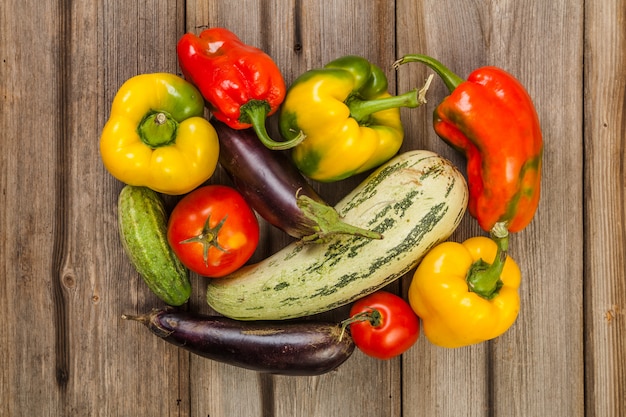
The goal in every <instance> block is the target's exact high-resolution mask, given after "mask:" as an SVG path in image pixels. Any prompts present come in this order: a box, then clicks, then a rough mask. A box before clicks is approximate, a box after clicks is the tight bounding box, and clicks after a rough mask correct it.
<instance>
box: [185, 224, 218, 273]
mask: <svg viewBox="0 0 626 417" xmlns="http://www.w3.org/2000/svg"><path fill="white" fill-rule="evenodd" d="M227 217H228V216H224V217H223V218H222V219H221V220H220V222H219V223H218V224H216V225H215V227H211V224H210V222H211V216H210V215H209V216H208V217H207V219H206V222H205V223H204V227H203V228H202V232H201V233H200V234H199V235H197V236H193V237H190V238H189V239H185V240H183V241H181V242H180V243H201V244H202V256H203V258H204V265H206V266H207V267H208V266H209V249H210V248H212V247H213V248H216V249H218V250H220V251H222V252H224V253H228V250H226V249H225V248H223V247H222V246H220V244H219V242H218V241H217V238H218V235H219V233H220V229H221V228H222V226H224V223H225V222H226V218H227Z"/></svg>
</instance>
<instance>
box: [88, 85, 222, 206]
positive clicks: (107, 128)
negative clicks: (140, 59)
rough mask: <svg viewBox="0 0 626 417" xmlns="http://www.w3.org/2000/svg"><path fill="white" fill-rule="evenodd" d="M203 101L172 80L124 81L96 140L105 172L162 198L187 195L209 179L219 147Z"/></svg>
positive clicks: (193, 88)
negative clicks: (150, 190)
mask: <svg viewBox="0 0 626 417" xmlns="http://www.w3.org/2000/svg"><path fill="white" fill-rule="evenodd" d="M203 115H204V100H203V99H202V95H201V94H200V92H199V91H198V90H197V89H196V88H195V87H194V86H193V85H191V84H190V83H188V82H187V81H185V80H183V79H182V78H180V77H177V76H176V75H173V74H165V73H156V74H141V75H137V76H135V77H132V78H130V79H129V80H127V81H126V82H125V83H124V84H123V85H122V86H121V87H120V89H119V91H118V92H117V94H116V95H115V98H114V99H113V103H112V105H111V114H110V118H109V120H108V121H107V123H106V124H105V125H104V128H103V130H102V135H101V137H100V154H101V156H102V162H103V163H104V166H105V167H106V169H107V170H108V171H109V172H110V173H111V174H112V175H113V176H114V177H115V178H117V179H118V180H120V181H122V182H124V183H126V184H129V185H135V186H146V187H149V188H151V189H153V190H155V191H158V192H160V193H164V194H174V195H178V194H185V193H187V192H189V191H191V190H193V189H194V188H196V187H198V186H199V185H200V184H202V183H203V182H204V181H206V180H207V179H209V178H210V177H211V176H212V175H213V172H214V171H215V168H216V166H217V159H218V155H219V142H218V140H217V134H216V133H215V130H214V129H213V126H211V124H210V123H209V121H208V120H206V119H205V118H204V117H203Z"/></svg>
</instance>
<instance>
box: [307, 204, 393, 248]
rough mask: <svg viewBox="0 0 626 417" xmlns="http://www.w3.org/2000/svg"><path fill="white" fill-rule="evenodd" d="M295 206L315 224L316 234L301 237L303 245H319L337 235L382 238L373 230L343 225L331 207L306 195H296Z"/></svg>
mask: <svg viewBox="0 0 626 417" xmlns="http://www.w3.org/2000/svg"><path fill="white" fill-rule="evenodd" d="M296 204H297V205H298V208H299V209H300V210H301V211H302V213H303V214H304V216H305V217H306V218H308V219H310V220H311V221H312V222H313V223H314V224H315V226H313V227H312V229H314V230H316V232H315V233H313V234H311V235H308V236H304V237H302V239H301V241H302V242H303V243H321V242H324V241H326V239H327V238H328V237H330V236H334V235H339V234H347V235H353V236H361V237H365V238H368V239H382V238H383V235H381V234H380V233H378V232H375V231H373V230H367V229H363V228H360V227H357V226H353V225H351V224H348V223H345V222H344V221H343V220H342V219H341V217H340V216H339V213H337V210H335V209H334V208H333V207H330V206H329V205H327V204H323V203H320V202H318V201H315V200H313V199H312V198H311V197H308V196H306V195H298V196H297V198H296Z"/></svg>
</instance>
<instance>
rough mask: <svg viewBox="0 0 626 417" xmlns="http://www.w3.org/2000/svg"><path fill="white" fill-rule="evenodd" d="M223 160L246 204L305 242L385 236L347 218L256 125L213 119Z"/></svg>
mask: <svg viewBox="0 0 626 417" xmlns="http://www.w3.org/2000/svg"><path fill="white" fill-rule="evenodd" d="M211 123H212V124H213V126H214V127H215V130H216V131H217V135H218V137H219V141H220V156H219V162H220V165H221V166H222V168H224V170H225V171H226V172H227V173H228V175H229V176H230V178H231V179H232V181H233V183H234V185H235V187H236V188H237V189H238V190H239V192H240V193H241V194H242V195H243V197H244V199H245V200H246V201H247V202H248V204H249V205H250V206H251V207H252V208H253V209H254V210H255V211H256V212H257V213H259V215H260V216H261V217H263V218H264V219H265V220H266V221H267V222H268V223H270V224H271V225H273V226H275V227H277V228H279V229H281V230H283V231H284V232H286V233H287V234H288V235H290V236H293V237H295V238H297V239H301V240H302V241H304V242H316V241H322V240H324V238H326V237H327V236H331V235H334V234H351V235H356V236H364V237H368V238H372V239H380V238H382V236H381V235H380V234H379V233H377V232H373V231H370V230H366V229H362V228H358V227H355V226H352V225H349V224H347V223H345V222H343V221H342V220H341V218H340V216H339V213H337V211H336V210H335V209H334V208H333V207H331V206H330V205H328V204H327V203H326V202H325V201H324V200H323V199H322V198H321V197H320V196H319V195H318V194H317V193H316V192H315V190H314V189H313V188H312V187H311V185H310V184H309V183H308V182H307V180H306V179H305V178H304V176H303V175H302V174H301V173H300V171H298V169H297V168H296V167H295V165H294V164H293V163H292V162H291V160H289V158H288V157H287V156H286V155H285V154H284V153H282V152H278V151H273V150H270V149H268V148H267V147H265V146H264V145H263V144H262V143H261V142H260V141H259V140H258V138H257V137H256V133H255V132H254V130H252V129H245V130H235V129H232V128H231V127H229V126H227V125H226V124H224V123H222V122H220V121H218V120H216V119H212V120H211Z"/></svg>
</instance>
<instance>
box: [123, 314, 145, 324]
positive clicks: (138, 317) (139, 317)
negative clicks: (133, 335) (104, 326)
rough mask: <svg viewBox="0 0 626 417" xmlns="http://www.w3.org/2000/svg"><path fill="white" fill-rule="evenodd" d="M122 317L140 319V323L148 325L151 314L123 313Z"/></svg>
mask: <svg viewBox="0 0 626 417" xmlns="http://www.w3.org/2000/svg"><path fill="white" fill-rule="evenodd" d="M122 319H123V320H132V321H138V322H139V323H142V324H145V325H146V326H147V325H148V324H150V314H140V315H134V314H122Z"/></svg>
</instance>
